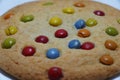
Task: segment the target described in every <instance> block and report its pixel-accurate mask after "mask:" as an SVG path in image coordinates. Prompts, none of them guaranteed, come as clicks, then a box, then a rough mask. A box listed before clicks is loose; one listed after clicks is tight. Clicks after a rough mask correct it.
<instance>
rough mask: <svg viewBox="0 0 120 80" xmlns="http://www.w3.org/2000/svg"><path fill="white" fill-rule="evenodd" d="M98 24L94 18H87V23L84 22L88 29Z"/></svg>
mask: <svg viewBox="0 0 120 80" xmlns="http://www.w3.org/2000/svg"><path fill="white" fill-rule="evenodd" d="M97 24H98V23H97V20H96V19H94V18H89V19H88V20H87V21H86V25H87V26H88V27H93V26H96V25H97Z"/></svg>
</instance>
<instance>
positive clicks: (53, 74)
mask: <svg viewBox="0 0 120 80" xmlns="http://www.w3.org/2000/svg"><path fill="white" fill-rule="evenodd" d="M48 76H49V79H50V80H60V78H62V77H63V74H62V70H61V68H59V67H52V68H50V69H49V71H48Z"/></svg>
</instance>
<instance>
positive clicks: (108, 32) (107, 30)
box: [105, 27, 118, 36]
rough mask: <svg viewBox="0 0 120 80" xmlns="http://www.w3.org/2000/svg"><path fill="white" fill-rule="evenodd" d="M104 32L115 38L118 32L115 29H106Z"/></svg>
mask: <svg viewBox="0 0 120 80" xmlns="http://www.w3.org/2000/svg"><path fill="white" fill-rule="evenodd" d="M105 32H106V33H107V34H108V35H110V36H116V35H118V31H117V29H115V28H114V27H108V28H107V29H106V30H105Z"/></svg>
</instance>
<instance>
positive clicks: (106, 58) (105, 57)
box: [100, 54, 114, 65]
mask: <svg viewBox="0 0 120 80" xmlns="http://www.w3.org/2000/svg"><path fill="white" fill-rule="evenodd" d="M100 62H101V63H102V64H105V65H111V64H113V63H114V60H113V58H112V57H111V56H110V55H107V54H105V55H103V56H101V57H100Z"/></svg>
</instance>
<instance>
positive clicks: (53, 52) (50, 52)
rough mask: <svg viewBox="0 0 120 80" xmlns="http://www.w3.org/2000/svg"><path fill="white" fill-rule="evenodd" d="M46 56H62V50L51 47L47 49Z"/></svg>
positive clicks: (53, 57)
mask: <svg viewBox="0 0 120 80" xmlns="http://www.w3.org/2000/svg"><path fill="white" fill-rule="evenodd" d="M46 56H47V57H48V58H50V59H55V58H57V57H59V56H60V52H59V50H58V49H56V48H51V49H49V50H48V51H47V53H46Z"/></svg>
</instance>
